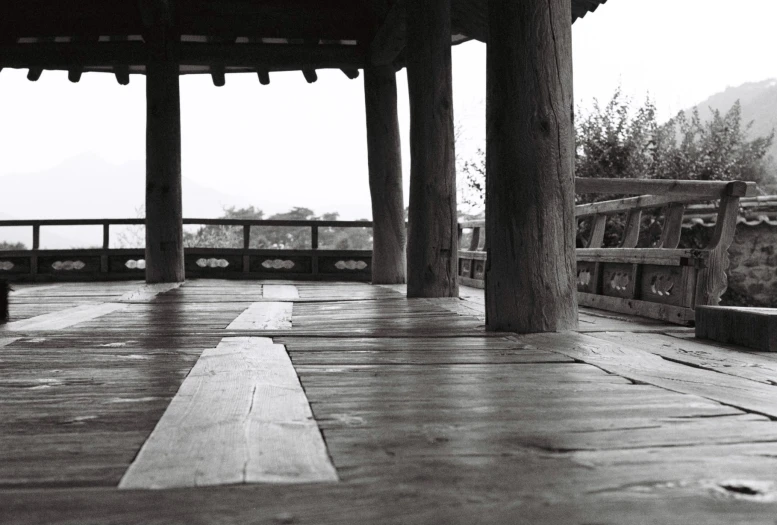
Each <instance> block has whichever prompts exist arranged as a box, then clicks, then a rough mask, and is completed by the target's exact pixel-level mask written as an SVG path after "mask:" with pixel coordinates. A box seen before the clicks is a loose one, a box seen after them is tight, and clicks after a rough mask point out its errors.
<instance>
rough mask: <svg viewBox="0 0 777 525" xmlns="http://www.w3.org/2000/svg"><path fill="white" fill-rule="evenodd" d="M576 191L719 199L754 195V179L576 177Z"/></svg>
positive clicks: (755, 191) (755, 190)
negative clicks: (701, 179) (730, 196)
mask: <svg viewBox="0 0 777 525" xmlns="http://www.w3.org/2000/svg"><path fill="white" fill-rule="evenodd" d="M575 193H603V194H625V195H643V194H645V195H672V196H682V195H690V196H696V197H708V198H709V199H719V198H720V197H721V196H723V195H733V196H737V197H754V196H755V195H756V194H757V188H756V185H755V183H754V182H741V181H736V182H728V181H696V180H659V179H587V178H582V177H578V178H576V179H575Z"/></svg>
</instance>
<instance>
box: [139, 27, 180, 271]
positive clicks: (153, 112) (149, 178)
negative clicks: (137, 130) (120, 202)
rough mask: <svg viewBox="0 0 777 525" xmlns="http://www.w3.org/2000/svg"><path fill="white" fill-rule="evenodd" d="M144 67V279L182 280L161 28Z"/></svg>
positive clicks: (170, 70)
mask: <svg viewBox="0 0 777 525" xmlns="http://www.w3.org/2000/svg"><path fill="white" fill-rule="evenodd" d="M150 40H151V41H150V42H149V48H150V50H151V53H150V57H149V63H148V66H147V69H146V104H147V112H146V282H149V283H159V282H181V281H183V280H184V260H183V224H182V220H181V219H182V201H181V198H182V192H181V105H180V96H179V90H178V63H177V60H176V57H175V56H174V52H173V51H172V49H173V48H172V46H168V45H167V38H166V36H165V34H164V31H159V32H157V33H155V34H154V35H153V36H152V38H151V39H150Z"/></svg>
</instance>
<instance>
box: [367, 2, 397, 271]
mask: <svg viewBox="0 0 777 525" xmlns="http://www.w3.org/2000/svg"><path fill="white" fill-rule="evenodd" d="M399 9H401V10H402V12H403V13H404V7H403V6H402V5H401V4H400V3H399V2H398V3H397V4H395V5H394V6H393V7H392V9H391V11H390V13H395V12H397V11H398V10H399ZM390 16H393V15H390ZM402 23H404V19H403V21H402ZM364 106H365V112H366V117H367V160H368V166H369V180H370V198H371V201H372V221H373V226H372V235H373V240H372V282H373V283H375V284H398V283H404V282H405V281H406V278H407V277H406V274H407V271H406V264H405V245H406V243H407V233H406V231H405V204H404V202H405V201H404V197H403V194H404V192H403V188H402V152H401V147H400V136H399V119H398V117H397V80H396V74H395V73H394V68H393V67H392V66H383V67H369V68H366V69H365V70H364Z"/></svg>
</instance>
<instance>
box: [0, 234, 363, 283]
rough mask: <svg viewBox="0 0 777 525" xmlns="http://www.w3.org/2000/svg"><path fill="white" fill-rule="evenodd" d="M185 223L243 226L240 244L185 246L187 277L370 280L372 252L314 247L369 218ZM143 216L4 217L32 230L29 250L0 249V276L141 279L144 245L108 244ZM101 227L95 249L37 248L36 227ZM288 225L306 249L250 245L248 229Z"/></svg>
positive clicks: (83, 279)
mask: <svg viewBox="0 0 777 525" xmlns="http://www.w3.org/2000/svg"><path fill="white" fill-rule="evenodd" d="M183 223H184V225H203V226H222V227H236V228H241V229H242V246H240V247H231V248H215V247H187V248H185V251H184V259H185V265H186V275H187V276H189V277H219V278H233V279H273V278H275V279H278V278H283V279H300V280H353V281H369V280H370V278H371V267H372V251H371V250H340V249H321V248H319V232H320V230H321V229H326V228H372V222H369V221H296V220H247V219H184V220H183ZM144 224H145V221H144V220H143V219H71V220H8V221H0V239H1V238H2V228H3V227H29V228H32V249H29V250H6V251H0V278H2V279H5V280H9V281H51V280H80V281H88V280H115V279H142V278H143V276H144V271H145V250H144V249H143V248H111V247H110V239H111V227H113V226H135V227H142V226H143V225H144ZM54 226H101V227H102V232H103V235H102V237H103V239H102V246H101V247H100V248H78V249H64V250H63V249H57V250H47V249H40V238H41V228H44V227H54ZM262 227H265V228H266V227H288V228H301V229H308V228H309V230H310V232H309V233H310V237H309V244H310V246H309V247H305V248H299V247H295V248H293V249H287V248H251V231H252V228H254V229H260V228H262Z"/></svg>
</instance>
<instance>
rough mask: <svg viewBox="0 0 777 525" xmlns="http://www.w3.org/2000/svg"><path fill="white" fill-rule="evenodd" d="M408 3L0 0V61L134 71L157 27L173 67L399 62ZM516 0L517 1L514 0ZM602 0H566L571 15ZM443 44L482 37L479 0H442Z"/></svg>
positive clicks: (307, 67)
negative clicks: (446, 6) (172, 49)
mask: <svg viewBox="0 0 777 525" xmlns="http://www.w3.org/2000/svg"><path fill="white" fill-rule="evenodd" d="M405 1H411V0H326V1H323V0H23V1H9V0H3V1H2V2H0V68H3V67H10V68H27V69H29V70H30V74H29V75H28V77H29V78H30V79H31V80H36V79H37V78H38V77H40V75H41V73H42V71H43V70H46V69H52V70H68V71H69V72H70V74H69V76H70V79H71V80H72V81H77V80H78V79H79V78H80V75H81V73H82V72H84V71H105V72H113V73H115V74H116V76H117V79H118V80H119V82H120V83H122V84H124V83H126V82H128V81H129V74H130V73H144V72H145V64H146V63H147V60H148V48H147V46H146V44H145V38H144V35H147V34H148V33H149V31H151V30H153V28H154V27H156V26H157V25H159V24H163V25H164V26H165V27H166V31H167V32H168V33H169V34H171V35H175V36H174V38H175V46H176V54H177V56H178V59H179V62H180V72H181V73H182V74H189V73H210V74H212V75H214V77H213V78H214V82H215V83H216V84H217V85H221V84H223V75H224V74H225V73H231V72H257V73H258V74H259V78H260V80H261V81H262V83H266V81H269V72H271V71H287V70H300V71H303V72H304V73H305V78H306V79H308V81H309V82H310V81H313V80H315V70H316V69H323V68H339V69H343V70H344V72H345V73H346V75H348V76H349V77H351V78H354V77H355V76H356V75H357V74H358V69H361V68H363V67H365V66H366V65H370V64H394V66H395V67H397V68H400V67H402V66H403V62H404V58H403V49H404V25H405V11H404V5H403V2H405ZM516 1H518V0H516ZM604 2H606V0H572V19H573V21H574V20H575V19H577V18H579V17H582V16H585V15H586V14H587V13H588V12H591V11H594V10H595V9H596V8H597V7H598V6H599V4H602V3H604ZM452 3H453V5H452V13H453V14H452V21H451V22H452V35H451V42H452V43H453V44H456V43H460V42H464V41H466V40H469V39H476V40H481V41H487V39H488V23H487V18H488V16H487V4H488V0H452Z"/></svg>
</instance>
